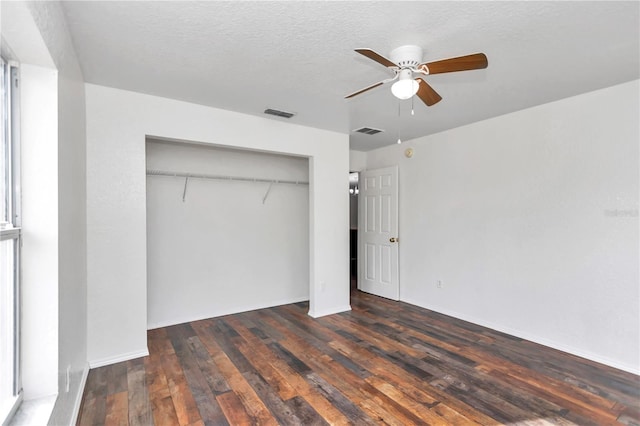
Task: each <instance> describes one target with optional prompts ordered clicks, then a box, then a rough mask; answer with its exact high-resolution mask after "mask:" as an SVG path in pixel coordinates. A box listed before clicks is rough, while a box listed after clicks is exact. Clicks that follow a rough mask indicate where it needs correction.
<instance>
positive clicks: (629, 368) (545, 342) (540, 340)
mask: <svg viewBox="0 0 640 426" xmlns="http://www.w3.org/2000/svg"><path fill="white" fill-rule="evenodd" d="M402 301H403V302H406V303H409V304H411V305H415V306H419V307H421V308H424V309H429V310H430V311H433V312H438V313H440V314H444V315H448V316H450V317H454V318H457V319H461V320H463V321H468V322H471V323H473V324H477V325H480V326H482V327H487V328H490V329H492V330H496V331H499V332H501V333H506V334H509V335H510V336H514V337H518V338H520V339H525V340H528V341H530V342H533V343H537V344H539V345H542V346H547V347H549V348H552V349H557V350H559V351H562V352H566V353H569V354H571V355H575V356H579V357H580V358H585V359H588V360H590V361H594V362H597V363H600V364H604V365H608V366H609V367H613V368H617V369H618V370H622V371H626V372H628V373H632V374H636V375H640V368H638V367H637V366H633V365H628V364H624V363H621V362H619V361H616V360H612V359H609V358H607V357H603V356H601V355H599V354H594V353H592V352H588V351H584V350H581V349H577V348H574V347H571V346H569V345H565V344H563V343H559V342H556V341H552V340H549V339H546V338H544V337H540V336H536V335H534V334H531V333H528V332H526V331H522V330H516V329H512V328H510V327H505V326H502V325H497V324H492V323H490V322H488V321H485V320H481V319H478V318H474V317H472V316H470V315H465V314H461V313H459V312H455V311H451V310H449V309H444V308H440V307H435V306H425V305H423V304H421V303H417V302H415V301H413V300H410V299H407V298H404V299H402Z"/></svg>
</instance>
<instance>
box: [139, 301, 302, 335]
mask: <svg viewBox="0 0 640 426" xmlns="http://www.w3.org/2000/svg"><path fill="white" fill-rule="evenodd" d="M308 300H309V297H308V296H307V297H302V298H293V299H281V300H276V301H273V302H271V303H266V304H265V303H256V304H252V305H247V306H243V307H242V308H236V309H227V310H223V311H215V312H209V313H206V314H204V315H197V316H185V317H180V318H173V319H170V320H166V321H157V322H153V323H148V324H147V330H153V329H156V328H162V327H170V326H172V325H176V324H184V323H187V322H192V321H201V320H205V319H209V318H217V317H222V316H225V315H233V314H240V313H242V312H250V311H256V310H258V309H267V308H275V307H277V306H282V305H290V304H292V303H300V302H306V301H308Z"/></svg>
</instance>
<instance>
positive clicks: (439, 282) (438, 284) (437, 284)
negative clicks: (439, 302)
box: [436, 280, 443, 288]
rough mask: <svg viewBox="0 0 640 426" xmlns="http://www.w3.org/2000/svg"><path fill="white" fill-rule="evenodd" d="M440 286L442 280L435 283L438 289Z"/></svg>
mask: <svg viewBox="0 0 640 426" xmlns="http://www.w3.org/2000/svg"><path fill="white" fill-rule="evenodd" d="M442 285H443V284H442V280H438V281H437V282H436V287H438V288H442Z"/></svg>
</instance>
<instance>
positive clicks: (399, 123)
mask: <svg viewBox="0 0 640 426" xmlns="http://www.w3.org/2000/svg"><path fill="white" fill-rule="evenodd" d="M400 102H401V101H398V143H402V140H400V127H401V125H402V123H401V122H400V105H401V103H400Z"/></svg>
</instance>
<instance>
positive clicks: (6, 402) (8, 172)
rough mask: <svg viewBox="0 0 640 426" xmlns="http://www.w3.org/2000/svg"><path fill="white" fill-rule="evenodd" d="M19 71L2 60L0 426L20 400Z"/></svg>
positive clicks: (0, 93)
mask: <svg viewBox="0 0 640 426" xmlns="http://www.w3.org/2000/svg"><path fill="white" fill-rule="evenodd" d="M17 115H18V68H17V67H16V66H14V65H13V64H10V63H8V62H7V61H5V60H4V59H1V58H0V137H1V138H2V141H1V143H0V423H1V424H4V422H5V420H6V419H7V418H8V417H9V416H10V415H11V414H12V412H13V411H14V410H15V408H16V407H17V405H18V403H19V401H20V391H21V385H20V366H19V360H20V356H19V349H20V342H19V339H20V333H19V318H20V312H19V308H20V303H19V296H20V286H19V284H20V196H19V195H20V194H19V188H20V170H19V165H20V161H19V155H20V150H19V144H18V132H17V123H18V122H19V121H18V116H17Z"/></svg>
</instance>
